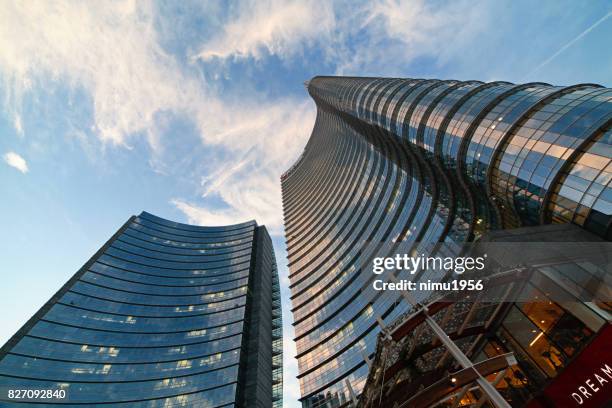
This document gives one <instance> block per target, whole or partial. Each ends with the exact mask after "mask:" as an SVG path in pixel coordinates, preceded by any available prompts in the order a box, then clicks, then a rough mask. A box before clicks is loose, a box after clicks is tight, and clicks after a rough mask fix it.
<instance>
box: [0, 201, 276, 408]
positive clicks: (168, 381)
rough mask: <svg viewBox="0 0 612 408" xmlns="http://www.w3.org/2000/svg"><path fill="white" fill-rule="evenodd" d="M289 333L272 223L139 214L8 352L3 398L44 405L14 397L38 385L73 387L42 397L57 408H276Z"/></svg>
mask: <svg viewBox="0 0 612 408" xmlns="http://www.w3.org/2000/svg"><path fill="white" fill-rule="evenodd" d="M281 330H282V327H281V321H280V304H279V288H278V274H277V269H276V262H275V259H274V252H273V249H272V243H271V240H270V237H269V236H268V234H267V232H266V230H265V227H259V226H257V224H256V223H255V222H254V221H251V222H246V223H243V224H236V225H230V226H223V227H200V226H192V225H186V224H179V223H176V222H172V221H168V220H165V219H162V218H159V217H156V216H154V215H151V214H148V213H146V212H143V213H142V214H140V215H139V216H137V217H131V218H130V220H128V221H127V222H126V223H125V224H124V225H123V227H122V228H121V229H120V230H119V231H118V232H117V233H116V234H115V235H114V236H113V237H112V238H111V239H110V240H109V241H108V242H107V243H106V244H105V245H104V247H103V248H101V249H100V250H99V251H98V253H96V254H95V255H94V257H92V258H91V259H90V260H89V261H88V262H87V263H86V264H85V266H84V267H83V268H81V270H79V272H77V274H76V275H75V276H74V277H73V278H72V279H71V280H70V281H69V282H68V283H67V284H66V285H64V287H63V288H62V289H60V291H59V292H58V293H57V294H56V295H55V296H54V297H53V298H52V299H51V300H50V301H49V302H48V303H47V304H46V305H45V306H43V308H42V309H41V310H40V311H39V312H38V313H37V314H36V315H35V316H34V317H33V318H32V319H30V321H28V322H27V323H26V325H25V326H24V327H23V328H22V329H21V330H20V331H19V332H18V333H17V334H16V335H15V336H14V337H13V338H11V340H9V342H8V343H7V344H6V345H5V346H4V347H3V348H2V350H1V351H0V384H1V385H2V388H3V390H2V391H3V392H2V395H0V398H1V399H2V401H4V402H3V403H2V405H3V406H6V405H7V404H8V405H10V404H11V403H15V404H24V403H25V404H29V403H32V402H37V403H40V402H45V401H41V400H40V399H36V398H27V397H26V398H8V394H7V392H8V390H9V389H13V390H16V389H32V390H34V389H36V390H65V397H64V398H56V399H53V400H52V401H51V400H49V401H46V402H52V403H53V404H57V405H61V406H66V405H68V406H70V405H75V406H76V404H78V405H79V406H83V405H87V406H98V404H100V406H109V405H110V406H126V407H127V406H129V407H173V406H177V407H178V406H198V407H234V406H236V407H244V406H271V405H273V404H275V406H280V404H282V354H281V353H282V344H279V339H281V338H282V333H281ZM280 341H282V340H280ZM279 346H280V347H279ZM279 373H280V376H279Z"/></svg>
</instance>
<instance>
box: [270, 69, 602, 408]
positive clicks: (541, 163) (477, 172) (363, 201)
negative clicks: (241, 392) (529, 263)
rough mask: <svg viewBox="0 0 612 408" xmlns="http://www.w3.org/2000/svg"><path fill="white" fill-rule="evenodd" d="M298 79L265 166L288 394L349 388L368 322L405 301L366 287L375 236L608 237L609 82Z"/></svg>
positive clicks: (360, 377)
mask: <svg viewBox="0 0 612 408" xmlns="http://www.w3.org/2000/svg"><path fill="white" fill-rule="evenodd" d="M307 89H308V92H309V93H310V95H311V97H312V98H313V100H314V101H315V103H316V106H317V119H316V122H315V125H314V129H313V132H312V135H311V137H310V140H309V141H308V143H307V145H306V147H305V150H304V152H303V154H302V155H301V157H300V158H299V159H298V160H297V162H296V163H295V164H294V165H293V166H292V167H291V168H290V169H289V170H288V171H287V172H286V173H285V174H284V175H283V176H282V177H281V182H282V192H283V206H284V216H285V233H286V241H287V249H288V259H289V272H290V276H289V278H290V282H291V284H290V286H291V293H292V297H291V300H292V312H293V317H294V326H295V335H296V345H297V359H298V366H299V380H300V386H301V394H302V399H301V401H302V405H303V406H304V407H309V408H310V407H312V408H314V407H319V406H325V407H335V406H343V405H350V404H351V401H355V398H356V396H358V395H359V394H360V393H361V391H362V389H363V387H364V385H365V382H366V379H367V377H368V372H369V367H368V363H369V362H370V361H371V360H372V358H374V356H375V354H376V353H375V352H376V344H377V336H378V334H379V333H380V331H381V328H382V327H385V326H390V325H391V324H393V323H394V322H395V321H396V320H397V319H398V318H399V317H400V316H403V315H405V314H406V313H407V312H408V311H409V310H410V306H409V304H408V303H407V302H405V301H404V299H403V298H402V296H401V295H400V294H398V293H397V292H396V293H394V292H392V291H375V290H374V289H373V288H372V280H373V279H374V276H373V274H372V273H370V272H369V271H366V266H367V265H369V264H371V262H372V258H373V257H374V256H381V255H384V254H381V253H380V251H381V248H387V247H390V248H391V249H393V248H394V247H396V246H397V245H400V244H401V245H403V246H404V247H406V248H410V250H412V251H416V252H418V253H426V254H438V255H444V254H445V253H446V254H448V255H450V256H452V255H457V254H459V253H460V252H461V250H462V248H463V246H464V244H465V243H466V242H471V241H474V240H478V239H479V238H480V237H481V236H482V235H483V234H485V233H487V232H488V231H491V230H500V229H510V228H517V227H524V226H537V225H543V224H551V223H572V224H574V225H576V226H578V227H580V228H582V229H584V230H586V231H587V232H588V233H589V234H592V235H593V236H596V237H598V238H599V239H601V240H604V241H605V240H610V238H611V237H612V235H611V234H612V232H611V222H610V221H611V215H612V189H611V188H610V184H609V183H610V178H611V174H612V147H611V146H610V144H611V136H612V130H611V124H612V90H611V89H606V88H603V87H601V86H599V85H594V84H580V85H575V86H568V87H559V86H552V85H549V84H545V83H528V84H521V85H515V84H511V83H508V82H491V83H482V82H478V81H441V80H420V79H417V80H413V79H399V78H397V79H389V78H352V77H315V78H313V79H312V80H311V81H309V82H307ZM437 244H443V245H437ZM422 278H423V279H429V278H431V279H440V278H441V277H440V276H433V275H432V276H423V277H422ZM602 313H606V312H605V311H603V312H602Z"/></svg>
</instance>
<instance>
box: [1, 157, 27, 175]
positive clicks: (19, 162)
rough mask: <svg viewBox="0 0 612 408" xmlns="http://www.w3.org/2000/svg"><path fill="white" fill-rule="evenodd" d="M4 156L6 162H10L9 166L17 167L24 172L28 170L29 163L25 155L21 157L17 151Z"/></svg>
mask: <svg viewBox="0 0 612 408" xmlns="http://www.w3.org/2000/svg"><path fill="white" fill-rule="evenodd" d="M3 158H4V161H5V162H6V164H8V165H9V166H11V167H14V168H16V169H17V170H19V171H20V172H22V173H24V174H25V173H27V172H28V170H29V169H28V163H27V162H26V161H25V159H24V158H23V157H21V156H20V155H18V154H17V153H15V152H8V153H6V154H5V155H4V156H3Z"/></svg>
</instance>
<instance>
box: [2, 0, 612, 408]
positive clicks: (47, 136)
mask: <svg viewBox="0 0 612 408" xmlns="http://www.w3.org/2000/svg"><path fill="white" fill-rule="evenodd" d="M611 17H612V6H611V5H610V2H609V1H605V0H604V1H589V2H586V1H585V2H576V1H564V0H562V1H547V2H546V1H545V2H538V7H537V8H535V7H534V3H533V2H532V1H524V0H520V1H510V0H508V1H496V2H493V1H490V2H489V1H479V0H475V1H473V0H470V1H467V0H459V1H450V2H445V1H438V0H433V1H427V2H426V1H420V0H407V1H403V0H376V1H366V2H360V1H342V0H340V1H333V2H332V1H329V2H325V1H308V0H304V1H274V0H257V1H225V0H219V1H211V2H189V1H180V2H170V1H168V2H163V3H150V2H147V1H138V2H129V1H128V2H121V1H117V2H110V1H108V2H93V1H91V2H82V1H78V2H71V1H23V2H17V1H15V2H12V1H10V0H5V1H1V2H0V157H1V159H2V160H1V161H0V217H1V218H0V221H1V223H0V225H1V229H0V274H2V276H3V278H4V279H3V280H2V285H1V286H0V287H1V292H0V310H2V311H3V312H2V314H1V318H0V319H1V320H0V343H4V342H5V341H6V340H8V338H9V337H10V336H11V335H12V334H13V333H14V332H15V331H16V330H17V329H18V328H19V327H20V326H21V324H23V323H24V322H25V321H26V320H27V318H29V317H30V316H31V315H32V314H33V313H34V312H35V311H36V310H37V309H38V308H39V307H40V306H42V304H44V302H45V301H46V300H47V299H48V298H49V297H50V296H51V295H52V294H53V293H55V291H57V290H58V289H59V287H60V286H61V285H62V284H63V283H64V282H65V281H66V280H68V278H69V277H70V276H71V275H72V274H73V273H74V272H75V271H76V270H77V269H78V268H79V267H80V266H81V265H82V264H83V263H84V262H85V261H86V260H87V259H88V258H89V257H90V256H91V255H92V254H93V253H94V252H95V251H96V250H97V248H99V247H100V246H101V245H102V244H103V243H104V242H105V241H106V240H107V239H108V238H109V237H110V236H111V235H112V233H113V232H114V231H115V230H116V229H117V228H118V227H119V226H120V225H121V224H122V223H123V222H124V221H125V220H126V219H127V218H128V217H129V216H130V215H132V214H138V213H139V212H140V211H142V210H147V211H150V212H152V213H154V214H157V215H159V216H162V217H165V218H169V219H173V220H177V221H182V222H191V223H198V224H204V225H215V224H227V223H236V222H241V221H244V220H248V219H253V218H255V219H256V220H257V221H258V222H259V223H260V224H265V225H266V226H267V227H268V229H269V231H270V232H271V234H272V235H273V237H274V241H275V247H276V253H277V258H278V260H279V264H280V271H281V280H282V283H283V284H285V285H286V284H287V279H286V276H287V268H286V265H285V256H286V253H285V248H284V242H283V239H282V228H283V227H282V209H281V200H280V184H279V176H280V174H281V173H282V172H283V171H284V170H286V169H287V168H288V167H289V166H290V165H291V164H292V162H293V161H294V160H295V158H296V157H297V156H298V155H299V154H300V152H301V150H302V149H303V146H304V145H305V143H306V140H307V138H308V136H309V132H310V130H311V128H312V125H313V121H314V116H315V110H314V105H313V103H312V101H311V100H309V98H308V97H307V94H306V92H305V89H304V86H303V82H304V81H305V80H307V79H309V78H311V77H312V76H314V75H321V74H325V75H333V74H335V75H368V76H401V77H418V78H443V79H464V80H467V79H479V80H484V81H491V80H508V81H513V82H525V81H544V82H548V83H553V84H573V83H578V82H595V83H600V84H603V85H605V86H608V87H610V86H612V53H611V52H610V44H609V41H610V38H612V18H611ZM283 295H284V296H285V300H286V302H285V307H284V312H285V314H284V321H285V329H286V330H285V339H286V342H285V350H286V354H285V361H286V364H285V398H286V400H285V402H286V406H287V407H295V406H298V405H297V403H296V402H295V401H296V400H297V398H298V396H299V387H298V385H297V381H296V380H295V378H294V377H295V374H296V364H295V363H294V359H293V356H294V355H295V348H294V345H293V343H292V341H291V340H290V339H291V338H292V336H293V330H292V328H291V325H290V323H291V316H290V314H289V309H290V307H289V302H288V291H287V290H286V289H285V290H283Z"/></svg>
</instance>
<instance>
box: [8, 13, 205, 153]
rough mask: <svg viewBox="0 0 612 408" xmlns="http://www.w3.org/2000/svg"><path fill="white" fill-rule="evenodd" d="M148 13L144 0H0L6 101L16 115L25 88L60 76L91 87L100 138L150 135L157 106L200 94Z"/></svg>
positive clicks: (181, 105) (176, 104) (187, 101)
mask: <svg viewBox="0 0 612 408" xmlns="http://www.w3.org/2000/svg"><path fill="white" fill-rule="evenodd" d="M136 5H138V7H136ZM152 13H153V11H152V7H151V6H150V4H149V3H147V2H138V3H137V4H136V3H135V2H133V1H132V2H129V1H128V2H108V3H106V2H100V3H95V4H85V3H82V2H76V1H75V2H73V1H57V2H44V1H40V2H39V1H31V2H3V3H2V4H1V5H0V73H2V74H3V75H2V77H3V79H4V85H5V91H6V95H5V100H7V101H8V102H9V104H11V105H12V106H11V109H14V112H17V114H18V112H19V106H20V104H21V102H22V98H23V97H24V95H25V94H26V93H28V92H30V91H32V90H34V89H35V88H37V87H42V86H44V85H45V84H47V83H49V81H51V82H54V81H55V82H57V81H62V82H63V83H66V84H69V86H71V87H73V88H74V87H80V88H84V89H86V90H87V91H88V93H90V94H91V97H92V101H93V108H94V121H95V129H96V131H97V134H98V135H99V136H100V138H101V139H103V140H105V141H110V142H112V143H114V144H125V143H126V140H127V138H128V137H129V136H130V135H134V134H136V133H139V132H144V133H145V134H147V135H148V136H150V137H152V136H153V135H154V133H155V114H156V112H159V111H164V110H171V111H176V110H177V109H183V110H184V109H188V108H189V107H190V105H191V104H192V103H193V101H194V100H197V98H198V97H200V95H199V94H198V92H194V91H193V89H198V87H197V86H193V85H194V82H195V81H193V80H190V78H188V77H186V76H185V75H183V74H182V73H181V72H180V70H179V69H178V67H177V64H176V63H175V61H174V60H173V59H172V58H170V57H169V56H167V55H166V54H165V53H164V51H163V50H162V48H161V47H160V46H159V44H158V41H157V38H156V34H155V30H154V26H153V16H152ZM16 123H17V119H16Z"/></svg>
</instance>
